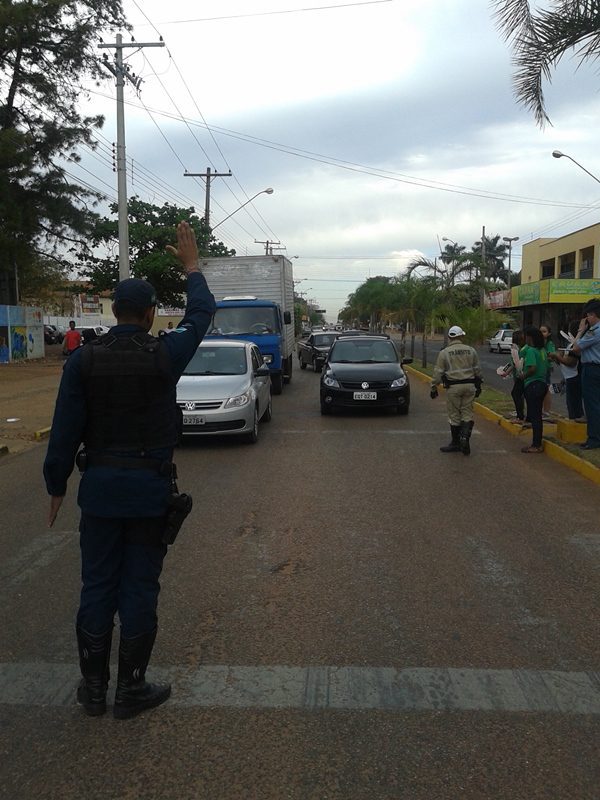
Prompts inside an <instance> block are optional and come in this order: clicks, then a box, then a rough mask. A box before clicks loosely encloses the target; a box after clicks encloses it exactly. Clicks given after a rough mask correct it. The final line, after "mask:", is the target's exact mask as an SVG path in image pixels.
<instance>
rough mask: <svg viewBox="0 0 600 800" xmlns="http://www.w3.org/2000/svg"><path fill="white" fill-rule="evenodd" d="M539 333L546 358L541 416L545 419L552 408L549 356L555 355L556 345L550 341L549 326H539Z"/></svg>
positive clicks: (550, 331)
mask: <svg viewBox="0 0 600 800" xmlns="http://www.w3.org/2000/svg"><path fill="white" fill-rule="evenodd" d="M540 331H541V333H542V336H543V337H544V348H545V350H546V356H547V361H546V363H547V365H548V367H547V371H546V386H547V387H548V389H547V390H546V394H545V396H544V404H543V414H544V417H545V418H548V417H549V416H550V410H551V408H552V392H551V391H550V386H551V385H552V361H551V360H550V358H549V356H550V353H556V345H555V344H554V342H553V341H552V328H551V327H550V325H546V324H544V325H540Z"/></svg>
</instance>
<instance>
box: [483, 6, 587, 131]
mask: <svg viewBox="0 0 600 800" xmlns="http://www.w3.org/2000/svg"><path fill="white" fill-rule="evenodd" d="M531 5H532V4H530V3H529V2H528V1H527V0H492V7H493V8H494V16H495V18H496V20H497V24H498V28H499V29H500V31H501V33H502V35H503V36H504V38H505V40H506V41H510V42H511V43H512V49H513V61H514V64H515V67H516V72H515V76H514V84H515V93H516V96H517V100H518V101H519V102H520V103H521V104H522V105H524V106H525V107H526V108H528V109H530V110H531V111H533V113H534V115H535V119H536V121H537V123H538V125H539V126H540V127H543V126H544V125H545V124H546V122H550V118H549V117H548V114H547V113H546V106H545V100H544V90H543V85H542V82H543V80H544V79H545V80H547V81H548V82H550V81H551V70H552V69H553V68H555V67H556V66H557V65H558V62H559V61H560V60H561V58H562V57H563V56H564V55H565V53H567V52H568V51H570V50H574V51H575V53H576V55H577V57H578V59H579V62H580V63H583V62H586V61H591V62H595V61H597V59H598V57H599V56H600V26H599V20H598V2H597V0H552V2H551V3H550V5H551V8H549V9H539V10H532V8H531Z"/></svg>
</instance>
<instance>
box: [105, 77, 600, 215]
mask: <svg viewBox="0 0 600 800" xmlns="http://www.w3.org/2000/svg"><path fill="white" fill-rule="evenodd" d="M89 91H90V93H91V94H96V95H99V96H100V97H108V95H106V94H103V93H102V92H95V91H92V90H89ZM126 102H127V101H126ZM129 104H130V105H132V106H133V107H134V108H135V107H137V108H139V106H137V105H136V104H135V103H129ZM153 111H154V113H156V114H159V115H160V116H164V117H167V118H170V119H176V117H174V116H173V115H172V114H170V113H169V112H167V111H161V110H159V109H153ZM189 122H190V124H191V125H197V126H198V127H205V126H204V125H202V124H201V123H199V122H197V121H194V120H189ZM212 128H213V130H216V131H218V132H219V133H222V134H223V135H224V136H229V137H230V138H233V139H239V140H241V141H244V142H247V143H249V144H256V145H258V146H259V147H265V148H267V149H269V150H276V151H278V152H282V153H286V154H287V155H292V156H296V157H297V158H304V159H306V160H308V161H315V162H317V163H321V164H327V165H329V166H333V167H338V169H344V170H347V171H350V172H358V173H362V174H365V175H371V176H373V177H376V178H382V179H384V180H391V181H394V182H395V183H405V184H408V185H413V186H417V187H419V188H421V189H434V190H437V191H443V192H449V193H451V194H460V195H465V196H468V197H480V198H483V199H484V200H499V201H502V202H509V203H520V204H525V205H537V206H550V207H554V208H574V209H580V210H581V209H585V210H587V211H589V210H592V209H593V207H592V206H589V205H582V204H581V203H568V202H564V201H558V200H543V199H541V198H528V197H521V196H519V195H508V194H502V193H499V192H489V191H487V190H485V189H470V188H469V187H462V188H456V186H457V185H455V184H443V183H442V182H441V181H434V180H425V179H418V178H412V177H411V178H409V177H400V176H401V175H402V173H390V172H388V171H387V170H381V169H378V168H371V167H366V166H362V165H354V164H353V162H345V161H343V160H342V159H336V158H335V157H331V156H324V155H323V156H321V155H310V154H309V153H310V151H302V150H299V149H294V148H290V147H287V146H285V145H277V144H274V143H270V142H269V140H263V139H259V138H257V137H253V136H249V135H247V134H242V133H239V132H235V131H231V130H229V129H227V128H219V127H216V126H214V125H213V126H212Z"/></svg>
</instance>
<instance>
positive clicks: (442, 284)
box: [406, 245, 471, 296]
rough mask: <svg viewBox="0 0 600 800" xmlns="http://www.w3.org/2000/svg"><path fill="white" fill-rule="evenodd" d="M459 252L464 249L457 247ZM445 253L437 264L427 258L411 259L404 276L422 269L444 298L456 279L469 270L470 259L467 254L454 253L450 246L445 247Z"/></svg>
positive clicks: (436, 261) (435, 261)
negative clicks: (429, 276)
mask: <svg viewBox="0 0 600 800" xmlns="http://www.w3.org/2000/svg"><path fill="white" fill-rule="evenodd" d="M457 247H458V249H459V251H463V250H464V249H465V248H464V247H462V246H461V245H457ZM445 251H446V252H443V253H442V254H441V256H440V260H439V262H438V260H437V259H431V258H427V257H426V256H417V258H413V259H412V261H411V262H410V264H409V265H408V267H407V270H406V274H407V275H412V274H413V272H414V271H415V270H416V269H419V268H420V267H424V268H425V270H426V271H427V272H428V273H429V274H430V275H433V278H434V280H435V283H436V285H437V287H438V289H439V290H440V291H441V292H442V293H443V294H444V296H446V295H447V294H448V292H449V291H450V290H451V289H452V287H453V286H454V284H455V283H456V280H457V278H460V277H461V276H462V275H464V274H465V273H466V272H469V271H470V269H471V263H470V259H469V258H468V256H467V254H463V253H462V252H454V248H453V247H452V246H451V245H446V248H445Z"/></svg>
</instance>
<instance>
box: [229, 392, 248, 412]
mask: <svg viewBox="0 0 600 800" xmlns="http://www.w3.org/2000/svg"><path fill="white" fill-rule="evenodd" d="M250 399H251V398H250V392H244V394H238V395H237V396H236V397H230V398H229V400H228V401H227V402H226V403H225V408H241V407H242V406H247V405H248V403H249V402H250Z"/></svg>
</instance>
